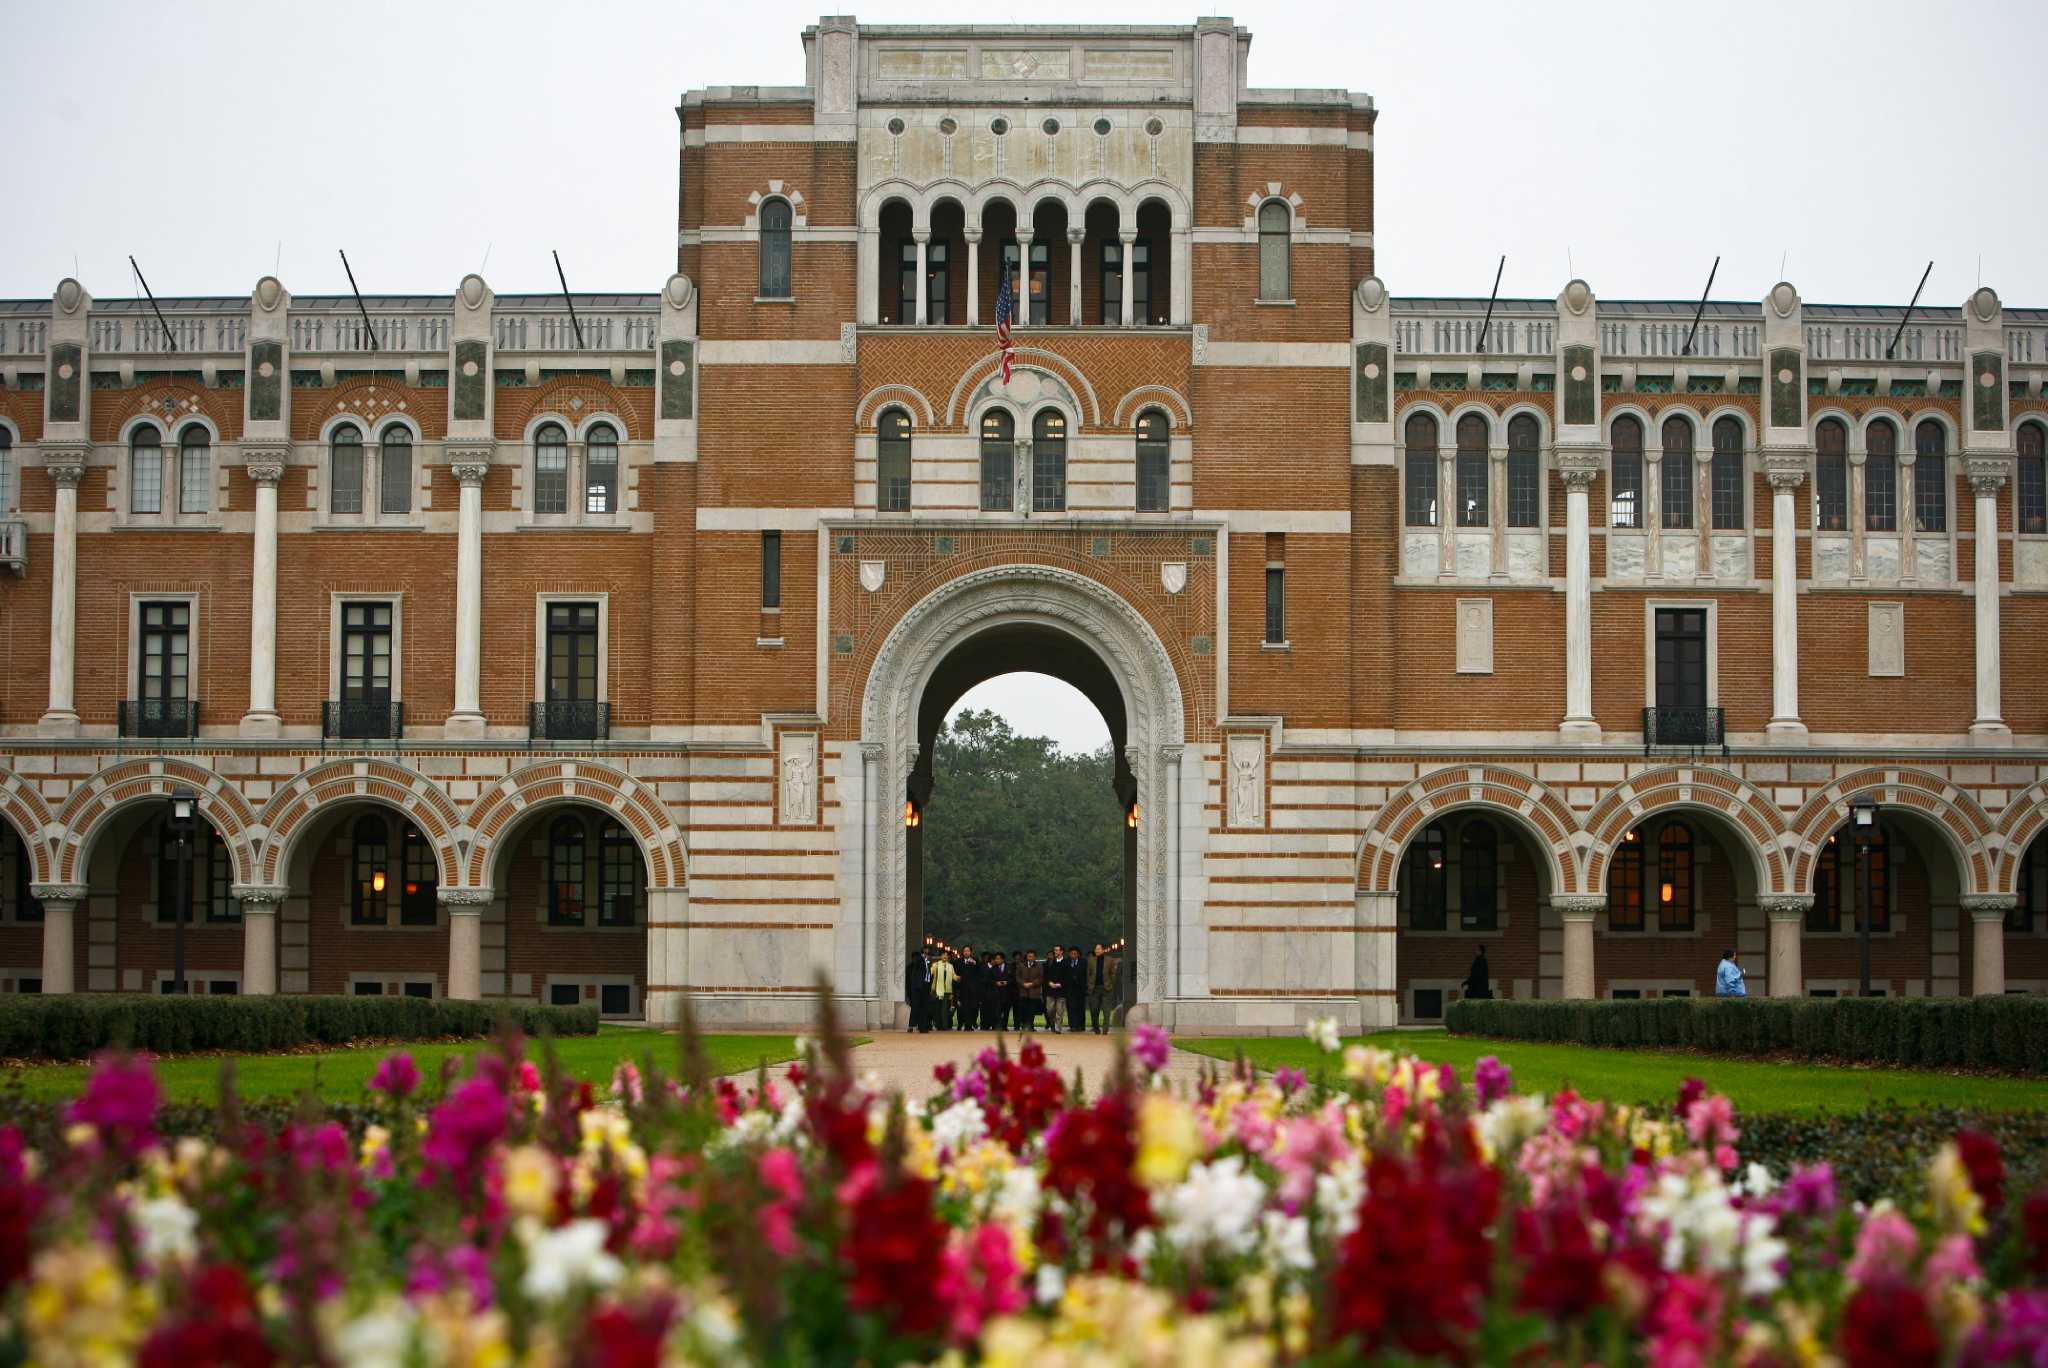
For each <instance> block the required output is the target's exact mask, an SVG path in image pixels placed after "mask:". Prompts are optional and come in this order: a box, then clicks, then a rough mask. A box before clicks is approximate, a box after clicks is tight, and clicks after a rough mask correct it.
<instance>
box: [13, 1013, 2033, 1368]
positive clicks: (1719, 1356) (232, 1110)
mask: <svg viewBox="0 0 2048 1368" xmlns="http://www.w3.org/2000/svg"><path fill="white" fill-rule="evenodd" d="M1165 1056H1166V1042H1165V1039H1164V1036H1163V1034H1161V1033H1159V1032H1157V1031H1156V1028H1148V1027H1141V1028H1139V1031H1138V1033H1137V1036H1136V1037H1135V1039H1134V1041H1133V1042H1132V1048H1131V1050H1130V1051H1129V1054H1128V1055H1127V1056H1120V1067H1119V1069H1118V1071H1117V1073H1116V1075H1115V1076H1114V1077H1112V1078H1111V1079H1110V1080H1108V1084H1107V1086H1106V1087H1105V1088H1104V1090H1103V1091H1102V1092H1101V1093H1100V1094H1098V1095H1096V1096H1093V1097H1087V1098H1084V1097H1079V1096H1075V1095H1072V1094H1071V1093H1070V1091H1069V1089H1068V1087H1067V1085H1066V1084H1065V1083H1064V1082H1063V1080H1062V1079H1061V1078H1060V1077H1059V1076H1058V1074H1057V1073H1055V1072H1053V1071H1052V1070H1051V1069H1049V1068H1048V1067H1046V1063H1045V1058H1044V1055H1043V1053H1042V1052H1041V1051H1040V1050H1038V1049H1037V1047H1036V1046H1035V1045H1032V1044H1030V1043H1028V1042H1027V1043H1026V1044H1025V1045H1024V1046H1023V1048H1022V1049H1021V1050H1020V1051H1019V1052H1018V1053H1017V1054H1016V1055H1015V1056H1010V1055H1007V1054H1004V1053H998V1052H994V1051H991V1052H986V1053H984V1054H982V1055H980V1056H978V1057H977V1058H975V1059H973V1060H971V1061H966V1062H965V1063H964V1064H962V1065H960V1066H952V1065H948V1066H944V1067H942V1069H941V1070H940V1071H939V1074H940V1076H939V1079H938V1081H939V1082H940V1083H941V1084H942V1085H944V1086H943V1090H942V1091H941V1093H940V1094H939V1095H938V1096H936V1097H935V1098H934V1099H933V1100H932V1101H930V1102H928V1103H926V1104H923V1105H921V1106H917V1107H908V1106H906V1105H905V1104H904V1103H903V1101H902V1100H901V1099H900V1098H895V1097H885V1096H880V1095H877V1094H875V1093H873V1092H871V1091H870V1090H869V1089H868V1088H867V1087H865V1086H864V1085H862V1084H861V1083H860V1082H859V1081H857V1080H856V1079H855V1078H854V1077H853V1075H852V1069H851V1065H850V1061H849V1057H848V1053H847V1051H846V1048H845V1046H844V1044H843V1042H842V1041H840V1040H838V1039H837V1038H835V1037H832V1036H830V1035H828V1037H827V1039H826V1041H825V1042H824V1043H823V1044H822V1045H820V1046H817V1047H813V1048H811V1049H809V1050H807V1051H806V1054H805V1058H806V1062H805V1063H804V1064H803V1065H798V1066H791V1068H790V1069H789V1070H788V1071H787V1072H786V1073H785V1075H784V1076H783V1077H782V1078H780V1079H777V1080H773V1081H770V1082H768V1083H767V1084H766V1085H765V1086H764V1087H763V1088H761V1089H760V1090H759V1091H758V1092H757V1091H756V1090H754V1089H753V1088H738V1087H735V1086H733V1085H732V1084H730V1083H727V1082H713V1081H711V1080H709V1079H707V1078H705V1077H703V1076H701V1070H698V1071H696V1073H697V1076H693V1077H687V1078H684V1079H681V1080H670V1079H666V1078H658V1077H643V1076H641V1075H640V1074H638V1073H637V1072H636V1071H634V1070H633V1069H631V1068H630V1067H626V1066H622V1067H621V1069H620V1071H619V1075H618V1076H617V1077H616V1078H615V1079H614V1081H613V1084H612V1087H611V1088H610V1089H609V1091H608V1092H607V1093H605V1094H602V1095H600V1094H599V1093H597V1092H596V1091H595V1090H593V1089H592V1088H591V1087H590V1086H589V1085H587V1084H577V1083H574V1082H573V1081H570V1080H568V1079H564V1078H549V1077H545V1076H543V1074H542V1072H541V1071H540V1070H539V1069H537V1068H536V1067H535V1066H534V1065H533V1064H532V1063H531V1062H530V1061H528V1060H526V1059H525V1058H524V1057H523V1054H522V1052H521V1051H520V1049H519V1047H518V1044H517V1042H516V1041H513V1040H510V1039H509V1038H508V1039H507V1040H506V1041H505V1042H504V1043H503V1047H502V1048H501V1049H499V1050H496V1051H493V1052H490V1053H487V1054H483V1055H480V1056H478V1058H477V1059H476V1061H475V1063H474V1066H473V1068H472V1070H471V1072H469V1073H468V1074H467V1075H463V1076H454V1077H450V1078H447V1079H443V1080H441V1082H440V1084H439V1086H438V1087H433V1088H423V1087H422V1080H421V1079H420V1077H419V1073H418V1070H417V1069H416V1068H414V1067H413V1066H412V1065H411V1063H410V1061H409V1060H408V1059H406V1058H405V1057H404V1056H402V1055H398V1056H392V1057H391V1058H390V1059H389V1060H387V1061H386V1065H385V1067H383V1068H382V1069H380V1070H379V1072H378V1074H377V1076H376V1077H375V1078H374V1079H373V1080H372V1083H371V1089H372V1094H373V1095H372V1096H371V1097H370V1098H369V1099H366V1102H367V1103H368V1104H369V1105H371V1106H373V1107H374V1108H376V1109H377V1112H378V1114H379V1118H380V1119H379V1120H378V1121H377V1122H375V1123H372V1124H370V1125H368V1126H366V1127H365V1129H364V1131H363V1133H362V1135H361V1138H360V1140H352V1139H351V1137H350V1136H349V1134H348V1133H347V1131H345V1130H344V1128H343V1127H342V1126H341V1125H339V1124H338V1123H336V1122H334V1121H331V1120H328V1119H326V1118H323V1117H321V1116H318V1115H315V1114H312V1113H310V1112H308V1113H304V1114H302V1115H300V1116H299V1117H297V1118H295V1119H294V1120H293V1121H291V1122H289V1123H287V1124H284V1125H281V1126H278V1125H264V1124H257V1123H253V1122H250V1121H249V1120H248V1119H247V1118H246V1117H242V1116H239V1115H238V1114H237V1109H236V1107H235V1105H234V1102H233V1100H232V1098H230V1099H228V1100H227V1101H226V1102H225V1104H224V1107H223V1114H222V1117H221V1127H222V1130H221V1137H220V1139H219V1140H217V1141H214V1142H209V1141H206V1140H202V1139H197V1138H185V1139H179V1140H164V1139H161V1138H159V1134H158V1125H157V1119H158V1107H157V1101H158V1098H157V1090H156V1085H155V1081H154V1079H153V1077H152V1075H151V1072H150V1069H149V1066H148V1064H147V1063H146V1062H143V1061H136V1060H129V1059H120V1058H112V1057H109V1058H106V1059H103V1060H102V1061H101V1062H100V1063H99V1065H98V1067H97V1068H96V1070H95V1072H94V1074H93V1077H92V1079H91V1082H90V1084H89V1086H88V1087H87V1089H86V1091H85V1092H84V1093H83V1094H82V1095H81V1096H80V1097H79V1099H78V1100H77V1101H76V1102H75V1103H73V1104H72V1106H71V1109H70V1115H69V1117H68V1121H69V1130H68V1132H67V1133H66V1134H64V1135H63V1136H62V1137H61V1139H58V1140H57V1141H56V1142H55V1143H53V1144H51V1145H49V1146H48V1147H46V1148H44V1149H42V1150H40V1151H39V1150H36V1149H32V1148H30V1147H29V1146H28V1145H27V1144H26V1143H25V1142H24V1139H23V1137H22V1135H21V1134H20V1133H19V1132H18V1131H16V1130H13V1129H12V1128H8V1129H5V1130H0V1287H4V1292H0V1297H4V1301H0V1338H4V1340H5V1342H0V1359H5V1360H7V1361H19V1360H21V1359H23V1358H27V1359H29V1360H31V1361H36V1362H47V1363H84V1362H93V1363H102V1362H124V1361H128V1360H130V1359H133V1360H136V1361H139V1362H142V1363H144V1364H164V1365H171V1364H188V1363H233V1364H243V1365H258V1364H266V1363H272V1362H279V1361H290V1362H306V1361H316V1360H317V1361H328V1362H341V1363H349V1364H370V1365H381V1364H390V1365H399V1364H408V1365H409V1364H476V1365H482V1364H501V1363H507V1362H521V1363H535V1364H562V1365H569V1364H595V1365H629V1364H631V1365H638V1364H653V1363H656V1362H660V1361H686V1362H712V1363H751V1362H775V1363H851V1362H868V1363H895V1362H930V1361H935V1360H939V1359H942V1358H950V1359H951V1360H952V1361H959V1362H965V1361H986V1362H991V1363H1004V1364H1019V1365H1022V1364H1034V1365H1035V1364H1055V1365H1058V1364H1080V1363H1084V1362H1085V1363H1091V1364H1092V1363H1104V1364H1114V1363H1144V1364H1178V1363H1208V1364H1227V1365H1233V1366H1235V1365H1244V1366H1245V1368H1250V1366H1251V1365H1258V1364H1266V1363H1279V1362H1310V1361H1313V1362H1317V1363H1331V1362H1338V1361H1351V1360H1355V1359H1358V1358H1363V1357H1372V1356H1384V1357H1392V1358H1397V1359H1403V1360H1407V1361H1413V1360H1416V1359H1424V1360H1444V1361H1456V1362H1467V1361H1469V1362H1488V1363H1493V1362H1506V1361H1523V1362H1549V1361H1571V1362H1581V1363H1583V1362H1595V1361H1597V1362H1614V1363H1624V1362H1626V1363H1634V1362H1645V1361H1647V1362H1653V1363H1657V1364H1671V1365H1680V1364H1696V1363H1709V1362H1741V1363H1754V1364H1766V1363H1769V1364H1778V1363H1787V1364H1789V1363H1794V1362H1800V1363H1812V1362H1820V1361H1823V1359H1824V1358H1826V1357H1828V1356H1833V1357H1835V1358H1838V1359H1839V1360H1840V1361H1844V1362H1846V1363H1849V1364H1851V1365H1860V1364H1880V1363H1883V1364H1891V1363H1901V1364H1903V1363H1937V1362H1947V1363H1960V1364H1970V1365H1977V1364H1993V1363H2010V1362H2038V1361H2042V1357H2041V1356H2044V1355H2048V1293H2044V1292H2043V1291H2042V1290H2041V1289H2040V1281H2041V1279H2042V1276H2043V1274H2044V1272H2048V1192H2042V1193H2036V1194H2034V1195H2032V1196H2027V1195H2026V1194H2024V1193H2022V1192H2019V1191H2012V1192H2008V1191H2007V1186H2008V1180H2007V1175H2006V1173H2005V1168H2004V1163H2003V1159H2002V1156H2001V1155H2000V1153H1999V1150H1998V1146H1997V1144H1996V1143H1995V1142H1994V1141H1992V1140H1990V1139H1989V1138H1987V1137H1984V1136H1981V1135H1979V1134H1976V1133H1975V1132H1970V1131H1964V1132H1962V1133H1960V1134H1958V1135H1957V1136H1955V1137H1953V1138H1952V1139H1951V1140H1949V1141H1948V1142H1947V1143H1945V1144H1944V1145H1943V1146H1942V1147H1941V1148H1940V1150H1939V1151H1938V1152H1937V1153H1936V1155H1935V1157H1934V1159H1933V1160H1932V1162H1931V1163H1930V1164H1929V1165H1928V1166H1927V1167H1926V1170H1925V1172H1924V1174H1923V1175H1922V1177H1921V1181H1920V1182H1919V1183H1918V1184H1917V1185H1916V1187H1917V1191H1915V1192H1914V1193H1913V1194H1912V1196H1911V1197H1910V1199H1909V1200H1906V1201H1903V1202H1901V1203H1899V1204H1897V1205H1893V1204H1891V1203H1888V1202H1887V1203H1879V1204H1877V1205H1875V1206H1872V1207H1869V1208H1858V1207H1854V1206H1852V1205H1851V1204H1849V1203H1847V1202H1846V1201H1844V1200H1843V1198H1842V1197H1841V1195H1840V1193H1839V1192H1838V1190H1837V1187H1836V1184H1835V1182H1834V1180H1833V1176H1832V1174H1831V1173H1830V1171H1829V1169H1828V1167H1827V1165H1826V1164H1825V1163H1821V1164H1814V1165H1806V1166H1799V1167H1795V1168H1792V1169H1791V1170H1789V1171H1787V1172H1783V1173H1771V1172H1768V1171H1766V1169H1765V1168H1764V1167H1763V1166H1761V1165H1753V1164H1748V1163H1746V1162H1745V1160H1744V1156H1743V1153H1742V1146H1743V1143H1744V1136H1743V1131H1742V1121H1741V1119H1740V1118H1738V1117H1736V1116H1735V1114H1734V1112H1733V1109H1732V1107H1731V1106H1730V1105H1729V1104H1728V1102H1727V1099H1725V1098H1722V1097H1717V1096H1713V1095H1709V1094H1707V1093H1705V1092H1704V1090H1702V1089H1700V1088H1699V1087H1698V1086H1696V1085H1691V1086H1688V1088H1687V1089H1686V1090H1685V1091H1684V1092H1683V1093H1682V1094H1681V1095H1680V1097H1679V1098H1678V1099H1677V1102H1676V1105H1675V1106H1674V1107H1671V1108H1654V1109H1644V1108H1627V1107H1615V1106H1609V1105H1605V1104H1601V1103H1597V1102H1590V1101H1587V1100H1585V1099H1583V1098H1579V1097H1575V1096H1572V1095H1570V1094H1564V1095H1560V1096H1557V1097H1552V1098H1542V1097H1535V1096H1528V1095H1522V1094H1518V1093H1516V1092H1515V1091H1514V1089H1513V1085H1512V1080H1511V1079H1510V1078H1509V1076H1508V1073H1507V1070H1506V1069H1505V1068H1503V1067H1502V1066H1500V1065H1499V1064H1498V1062H1497V1061H1494V1060H1492V1059H1486V1060H1482V1061H1480V1064H1479V1066H1478V1067H1477V1068H1476V1069H1475V1070H1474V1071H1473V1073H1472V1075H1471V1076H1470V1077H1469V1078H1460V1077H1458V1076H1457V1075H1456V1074H1455V1073H1453V1072H1452V1071H1451V1070H1449V1069H1447V1068H1438V1067H1435V1066H1431V1065H1428V1064H1425V1063H1423V1062H1421V1061H1419V1060H1416V1059H1414V1058H1410V1057H1406V1056H1397V1055H1394V1054H1390V1053H1386V1052H1382V1051H1376V1050H1371V1049H1367V1048H1365V1047H1362V1046H1352V1047H1349V1048H1348V1049H1345V1050H1343V1051H1342V1052H1341V1053H1339V1054H1334V1055H1333V1058H1332V1068H1331V1069H1330V1070H1329V1071H1328V1081H1327V1082H1324V1081H1317V1080H1311V1079H1309V1078H1307V1077H1304V1076H1303V1075H1302V1074H1300V1073H1299V1072H1296V1071H1291V1070H1282V1071H1278V1072H1277V1073H1276V1074H1275V1075H1273V1076H1272V1077H1270V1078H1267V1079H1264V1080H1259V1081H1253V1080H1251V1079H1249V1078H1246V1077H1239V1076H1229V1075H1225V1076H1219V1077H1212V1078H1210V1079H1208V1080H1206V1081H1205V1082H1204V1084H1203V1086H1202V1087H1201V1089H1200V1090H1199V1092H1198V1093H1196V1094H1194V1095H1187V1096H1183V1095H1178V1094H1176V1093H1174V1092H1171V1091H1169V1090H1167V1089H1165V1088H1163V1087H1161V1086H1158V1085H1157V1082H1156V1075H1157V1072H1158V1070H1159V1069H1160V1068H1162V1067H1163V1066H1164V1063H1165Z"/></svg>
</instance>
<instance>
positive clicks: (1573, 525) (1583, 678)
mask: <svg viewBox="0 0 2048 1368" xmlns="http://www.w3.org/2000/svg"><path fill="white" fill-rule="evenodd" d="M1599 459H1600V457H1599V453H1598V452H1597V451H1595V452H1592V453H1590V459H1587V454H1586V453H1577V454H1574V455H1573V456H1572V457H1570V458H1569V460H1570V463H1569V464H1567V457H1566V456H1565V454H1564V453H1562V452H1560V453H1559V454H1558V458H1557V473H1558V474H1559V475H1560V476H1561V477H1562V478H1563V480H1564V505H1565V524H1564V526H1565V534H1564V722H1563V723H1562V724H1561V725H1560V726H1559V727H1558V731H1559V732H1561V733H1562V734H1563V735H1564V737H1565V738H1566V739H1568V740H1573V741H1598V740H1599V739H1600V724H1599V723H1597V722H1595V721H1594V720H1593V545H1592V543H1593V537H1592V531H1591V521H1592V515H1591V511H1590V509H1589V507H1588V504H1589V502H1590V500H1591V498H1592V494H1591V490H1592V487H1593V481H1594V480H1595V479H1597V478H1598V477H1599V474H1600V465H1599Z"/></svg>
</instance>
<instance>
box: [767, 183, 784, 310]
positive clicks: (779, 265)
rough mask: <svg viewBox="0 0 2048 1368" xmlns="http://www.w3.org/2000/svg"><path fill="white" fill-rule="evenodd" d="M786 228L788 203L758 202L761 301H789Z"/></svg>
mask: <svg viewBox="0 0 2048 1368" xmlns="http://www.w3.org/2000/svg"><path fill="white" fill-rule="evenodd" d="M789 224H790V213H789V201H788V200H785V199H771V200H764V201H762V203H761V297H762V298H763V299H788V298H789V297H790V295H789V289H790V270H789Z"/></svg>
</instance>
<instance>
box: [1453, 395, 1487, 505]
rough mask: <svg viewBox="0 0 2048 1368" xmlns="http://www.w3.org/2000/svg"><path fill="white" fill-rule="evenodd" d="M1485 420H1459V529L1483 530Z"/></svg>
mask: <svg viewBox="0 0 2048 1368" xmlns="http://www.w3.org/2000/svg"><path fill="white" fill-rule="evenodd" d="M1486 436H1487V434H1486V420H1485V419H1484V418H1481V417H1480V416H1479V415H1478V414H1476V413H1468V414H1466V415H1465V416H1464V417H1463V418H1460V419H1459V420H1458V526H1460V527H1484V526H1486V523H1487V503H1486V463H1487V459H1488V457H1487V454H1486Z"/></svg>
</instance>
